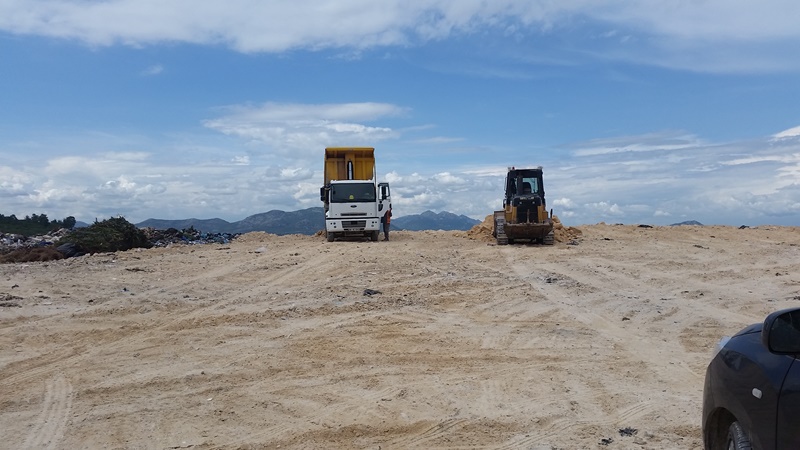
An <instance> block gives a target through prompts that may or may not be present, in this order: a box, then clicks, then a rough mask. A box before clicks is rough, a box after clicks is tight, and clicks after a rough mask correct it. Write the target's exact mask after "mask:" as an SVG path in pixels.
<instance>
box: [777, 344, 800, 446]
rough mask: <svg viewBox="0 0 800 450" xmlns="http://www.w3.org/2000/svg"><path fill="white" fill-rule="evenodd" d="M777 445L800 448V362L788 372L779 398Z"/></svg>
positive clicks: (795, 363) (795, 361)
mask: <svg viewBox="0 0 800 450" xmlns="http://www.w3.org/2000/svg"><path fill="white" fill-rule="evenodd" d="M777 419H778V420H777V421H776V426H777V433H776V434H777V436H776V440H777V444H778V445H777V446H776V448H777V449H779V450H784V449H786V450H789V449H800V362H798V361H797V359H795V360H794V362H793V363H792V367H791V368H790V369H789V372H788V373H787V374H786V379H785V380H784V382H783V389H781V394H780V398H779V399H778V418H777Z"/></svg>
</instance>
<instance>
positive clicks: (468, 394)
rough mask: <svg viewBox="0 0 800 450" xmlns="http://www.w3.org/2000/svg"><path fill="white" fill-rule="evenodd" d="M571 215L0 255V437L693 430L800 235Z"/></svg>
mask: <svg viewBox="0 0 800 450" xmlns="http://www.w3.org/2000/svg"><path fill="white" fill-rule="evenodd" d="M580 229H581V230H582V232H583V233H582V236H581V237H580V238H579V239H577V240H574V241H573V242H571V244H572V245H570V244H569V243H567V242H559V243H557V244H556V245H555V246H552V247H544V246H535V245H510V246H495V245H493V244H492V243H491V242H486V241H485V240H481V239H477V240H475V239H469V238H468V236H467V235H466V233H458V232H456V233H454V232H397V233H393V236H392V241H391V242H375V243H371V242H335V243H327V242H325V240H324V238H322V237H307V236H283V237H279V236H274V235H268V234H263V233H250V234H247V235H244V236H242V237H241V238H239V239H237V240H236V241H234V242H233V243H231V244H229V245H216V244H214V245H199V246H175V247H172V248H163V249H150V250H138V251H136V250H135V251H128V252H122V253H116V254H101V255H92V256H85V257H80V258H73V259H69V260H62V261H55V262H48V263H27V264H6V265H2V266H0V300H2V302H0V303H2V304H3V305H4V306H3V307H0V430H2V433H0V434H1V435H2V440H0V448H9V449H11V448H13V449H17V448H64V449H77V448H98V449H100V448H102V449H112V448H156V449H178V448H196V449H206V448H224V449H238V448H241V449H261V448H281V449H305V448H315V449H316V448H320V449H323V448H324V449H337V448H339V449H351V448H356V449H360V448H367V449H405V448H426V449H427V448H462V449H463V448H491V449H500V448H503V449H547V450H552V449H592V448H608V449H699V448H701V447H702V443H701V438H700V414H701V404H702V390H703V377H704V374H705V366H706V364H707V362H708V361H709V358H710V356H711V353H712V349H713V347H714V345H715V344H716V342H717V340H718V338H719V337H720V336H723V335H729V334H731V333H734V332H735V331H737V330H738V329H740V328H741V327H743V326H745V325H747V324H750V323H754V322H759V321H761V320H763V318H764V316H765V315H766V314H767V313H769V312H771V311H774V310H777V309H781V308H785V307H790V306H797V305H800V247H798V243H799V242H800V229H798V228H786V227H756V228H750V229H741V230H740V229H737V228H733V227H655V228H639V227H635V226H622V225H604V224H598V225H592V226H582V227H580ZM366 289H371V290H375V291H380V293H375V294H373V295H371V296H370V295H364V292H365V290H366ZM16 305H19V306H16ZM625 429H627V431H628V432H629V433H627V434H629V435H623V433H620V430H625ZM634 430H635V431H634Z"/></svg>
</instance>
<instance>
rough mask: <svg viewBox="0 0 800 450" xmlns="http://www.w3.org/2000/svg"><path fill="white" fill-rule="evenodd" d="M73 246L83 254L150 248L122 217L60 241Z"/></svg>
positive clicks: (90, 226)
mask: <svg viewBox="0 0 800 450" xmlns="http://www.w3.org/2000/svg"><path fill="white" fill-rule="evenodd" d="M61 242H63V243H72V244H75V245H76V246H77V247H78V248H79V249H80V250H81V251H82V252H84V253H100V252H116V251H124V250H130V249H132V248H150V247H151V246H152V244H150V242H149V241H148V240H147V236H145V234H144V232H143V231H142V230H140V229H139V228H136V226H135V225H134V224H132V223H130V222H128V221H127V220H125V218H123V217H112V218H110V219H106V220H104V221H102V222H95V223H93V224H92V225H89V226H88V227H86V228H79V229H77V230H74V231H72V232H70V233H69V234H68V235H66V236H64V237H63V238H62V239H61Z"/></svg>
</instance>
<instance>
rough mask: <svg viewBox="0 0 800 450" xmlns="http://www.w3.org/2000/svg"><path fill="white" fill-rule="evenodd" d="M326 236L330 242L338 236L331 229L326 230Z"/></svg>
mask: <svg viewBox="0 0 800 450" xmlns="http://www.w3.org/2000/svg"><path fill="white" fill-rule="evenodd" d="M325 236H326V237H327V238H328V242H333V240H334V239H336V236H334V234H333V233H332V232H330V231H326V232H325Z"/></svg>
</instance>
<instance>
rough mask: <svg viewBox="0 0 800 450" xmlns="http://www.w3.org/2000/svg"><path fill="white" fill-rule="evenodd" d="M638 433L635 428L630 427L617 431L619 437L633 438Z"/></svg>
mask: <svg viewBox="0 0 800 450" xmlns="http://www.w3.org/2000/svg"><path fill="white" fill-rule="evenodd" d="M638 432H639V430H637V429H636V428H631V427H625V428H620V429H619V435H620V436H634V435H636V433H638Z"/></svg>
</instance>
